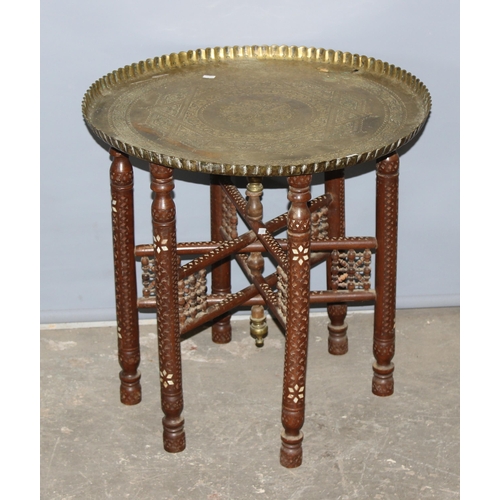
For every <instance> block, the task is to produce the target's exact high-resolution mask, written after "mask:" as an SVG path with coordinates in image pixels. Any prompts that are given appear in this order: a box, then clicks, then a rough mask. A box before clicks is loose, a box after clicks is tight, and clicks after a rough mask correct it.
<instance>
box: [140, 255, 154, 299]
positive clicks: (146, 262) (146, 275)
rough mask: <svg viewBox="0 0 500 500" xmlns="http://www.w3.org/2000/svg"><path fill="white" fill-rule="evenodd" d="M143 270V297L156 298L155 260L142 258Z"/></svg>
mask: <svg viewBox="0 0 500 500" xmlns="http://www.w3.org/2000/svg"><path fill="white" fill-rule="evenodd" d="M141 269H142V296H143V297H154V296H155V295H156V279H155V278H156V276H155V260H154V258H149V257H147V256H144V257H142V258H141Z"/></svg>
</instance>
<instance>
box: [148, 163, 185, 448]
mask: <svg viewBox="0 0 500 500" xmlns="http://www.w3.org/2000/svg"><path fill="white" fill-rule="evenodd" d="M150 169H151V189H152V191H153V193H154V199H153V204H152V207H151V213H152V219H153V246H154V254H155V261H156V309H157V323H158V355H159V360H160V363H159V365H160V384H161V404H162V409H163V413H164V414H165V416H164V418H163V446H164V448H165V450H166V451H168V452H171V453H176V452H179V451H182V450H183V449H184V448H185V447H186V437H185V434H184V419H183V418H182V416H181V414H182V409H183V406H184V403H183V397H182V370H181V345H180V328H179V297H178V284H177V283H178V274H179V273H178V269H179V267H178V266H179V265H178V260H177V236H176V229H175V205H174V201H173V198H172V191H173V189H174V182H173V170H172V169H171V168H168V167H163V166H160V165H155V164H151V165H150Z"/></svg>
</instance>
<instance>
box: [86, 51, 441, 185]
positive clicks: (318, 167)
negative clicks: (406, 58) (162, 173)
mask: <svg viewBox="0 0 500 500" xmlns="http://www.w3.org/2000/svg"><path fill="white" fill-rule="evenodd" d="M252 58H254V59H275V60H276V59H288V60H297V61H306V62H307V61H308V62H321V63H326V64H331V65H339V64H340V65H343V66H349V67H352V68H353V69H363V71H367V72H372V73H374V74H380V75H384V76H386V77H389V78H393V79H394V80H399V81H400V82H401V83H402V84H403V85H406V86H407V87H408V88H409V89H410V90H412V91H413V92H414V93H415V95H418V96H419V97H421V99H422V103H423V106H424V118H423V119H422V121H421V123H420V124H419V125H418V126H417V127H415V129H414V130H412V131H411V132H410V133H409V134H407V135H405V136H404V137H402V138H400V139H398V140H397V141H395V142H393V143H391V144H384V145H381V146H380V147H379V148H377V149H374V150H371V151H365V152H361V153H357V154H353V155H349V156H344V157H341V158H333V159H330V160H325V161H320V162H317V163H308V164H305V165H288V166H282V165H240V164H238V165H232V164H223V163H211V162H208V161H199V160H190V159H186V158H178V157H176V156H170V155H166V154H161V153H157V152H154V151H149V150H146V149H143V148H138V147H135V146H133V145H132V144H127V143H125V142H122V141H120V140H119V139H118V138H114V137H111V136H109V135H107V134H105V133H104V132H102V131H101V130H99V129H97V128H96V127H94V126H93V124H92V123H91V119H90V117H89V114H88V112H89V110H90V108H91V106H92V104H93V103H94V102H95V100H96V99H97V98H98V97H99V96H100V95H103V94H104V93H108V92H109V91H111V90H112V89H113V88H114V87H116V86H119V85H122V84H123V83H126V82H128V81H130V80H134V79H137V78H140V77H143V76H144V75H148V74H152V75H154V74H164V73H166V72H168V70H169V69H174V68H180V67H186V66H190V65H200V64H203V63H210V62H216V61H222V60H229V59H234V60H236V59H252ZM430 109H431V96H430V94H429V91H428V89H427V87H426V86H425V85H424V84H423V83H422V82H421V81H420V80H419V79H418V78H416V77H415V76H414V75H412V74H411V73H409V72H407V71H406V70H404V69H401V68H400V67H397V66H395V65H393V64H389V63H387V62H383V61H381V60H380V59H375V58H373V57H367V56H364V55H358V54H352V53H350V52H342V51H338V50H337V51H334V50H330V49H329V50H326V49H322V48H319V49H317V48H314V47H297V46H294V45H291V46H288V45H280V46H278V45H262V46H257V45H253V46H233V47H214V48H206V49H196V50H189V51H187V52H184V51H183V52H178V53H171V54H169V55H163V56H161V57H155V58H153V59H146V60H144V61H140V62H138V63H134V64H131V65H127V66H124V67H122V68H119V69H117V70H115V71H113V72H111V73H108V74H107V75H105V76H103V77H102V78H100V79H99V80H97V81H96V82H95V83H94V84H92V85H91V86H90V88H89V89H88V90H87V92H86V93H85V95H84V98H83V102H82V112H83V116H84V119H85V121H86V123H87V125H88V126H89V128H90V129H91V130H92V132H93V133H94V134H96V135H97V136H98V137H99V138H100V139H102V140H103V141H104V142H106V143H107V144H109V145H110V146H111V147H113V148H115V149H117V150H119V151H121V152H123V153H127V154H129V155H131V156H134V157H136V158H140V159H143V160H146V161H148V162H151V163H156V164H159V165H164V166H167V167H171V168H179V169H182V170H188V171H196V172H203V173H210V174H220V175H236V176H290V175H302V174H313V173H317V172H325V171H329V170H336V169H341V168H345V167H348V166H352V165H357V164H359V163H363V162H366V161H370V160H374V159H377V158H380V157H383V156H385V155H387V154H389V153H391V152H393V151H395V150H397V149H399V148H400V147H401V146H402V145H404V144H406V143H408V142H409V141H410V140H411V139H413V138H414V137H415V136H416V135H417V134H418V133H419V132H420V130H421V128H422V127H423V125H424V124H425V122H426V120H427V118H428V116H429V113H430Z"/></svg>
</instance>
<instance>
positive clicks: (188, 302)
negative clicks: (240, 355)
mask: <svg viewBox="0 0 500 500" xmlns="http://www.w3.org/2000/svg"><path fill="white" fill-rule="evenodd" d="M82 107H83V115H84V118H85V121H86V123H87V125H88V126H89V128H90V129H91V130H92V132H93V133H95V134H96V135H97V136H98V137H99V138H101V139H102V140H103V141H105V142H106V143H107V144H108V145H109V146H111V155H112V156H113V158H114V159H113V162H112V165H111V170H110V176H111V194H112V202H111V209H112V223H113V249H114V265H115V288H116V315H117V324H118V353H119V354H118V356H119V362H120V365H121V368H122V371H121V372H120V379H121V388H120V395H121V401H122V402H123V403H124V404H136V403H139V402H140V400H141V386H140V373H139V371H138V366H139V361H140V352H139V327H138V309H139V308H144V307H152V308H156V310H157V328H158V345H159V372H160V385H161V403H162V409H163V412H164V418H163V430H164V448H165V450H167V451H169V452H179V451H182V450H183V449H184V448H185V445H186V444H185V443H186V441H185V432H184V419H183V417H182V409H183V392H182V374H181V351H180V341H181V337H182V335H184V334H186V333H187V332H189V331H191V330H192V329H193V328H196V327H199V326H200V325H203V324H205V323H207V322H212V338H213V341H214V342H216V343H226V342H229V341H230V340H231V324H230V315H231V312H232V311H233V310H234V309H235V308H237V307H239V306H251V317H250V332H251V334H252V335H253V336H254V337H255V339H256V343H257V345H259V346H261V345H262V344H263V342H264V340H263V339H264V337H265V336H266V334H267V325H266V315H265V310H264V306H265V307H267V309H268V310H269V312H270V313H271V314H272V315H273V317H274V318H276V320H277V321H278V322H279V324H280V325H282V327H283V329H284V331H285V336H286V347H285V360H284V378H283V398H282V423H283V427H284V430H283V432H282V435H281V441H282V443H281V453H280V461H281V464H282V465H283V466H285V467H297V466H299V465H300V464H301V463H302V440H303V435H302V432H301V428H302V425H303V423H304V408H305V393H306V362H307V343H308V325H309V308H310V304H312V303H315V304H316V303H320V304H321V303H322V304H325V305H326V307H327V311H328V315H329V320H330V324H329V326H328V330H329V340H328V349H329V352H330V353H331V354H336V355H339V354H344V353H346V352H347V336H346V331H347V325H346V323H345V316H346V313H347V304H348V303H349V302H353V301H355V302H361V301H367V302H370V301H372V302H374V304H375V319H374V343H373V353H374V357H375V362H374V365H373V381H372V391H373V393H374V394H376V395H378V396H388V395H391V394H392V393H393V391H394V381H393V371H394V365H393V363H392V358H393V356H394V339H395V302H396V253H397V218H398V172H399V158H398V154H397V150H398V148H400V147H401V146H402V145H403V144H406V143H407V142H408V141H410V140H411V139H412V138H414V137H415V136H416V135H417V134H418V133H419V131H420V130H421V128H422V126H423V124H424V123H425V121H426V120H427V117H428V115H429V112H430V107H431V99H430V95H429V92H428V90H427V88H426V87H425V86H424V85H423V84H422V82H420V81H419V80H418V79H417V78H416V77H415V76H412V75H411V74H410V73H408V72H406V71H404V70H402V69H401V68H398V67H395V66H393V65H390V64H388V63H384V62H382V61H380V60H375V59H373V58H368V57H366V56H359V55H355V54H350V53H343V52H340V51H333V50H324V49H315V48H306V47H295V46H252V47H249V46H244V47H224V48H220V47H216V48H208V49H199V50H193V51H188V52H180V53H178V54H170V55H168V56H163V57H157V58H154V59H148V60H146V61H143V62H140V63H137V64H133V65H131V66H126V67H124V68H121V69H119V70H117V71H114V72H112V73H110V74H108V75H106V76H104V77H103V78H101V79H100V80H98V81H97V82H95V83H94V84H93V85H92V86H91V87H90V89H89V90H88V91H87V93H86V94H85V97H84V100H83V105H82ZM129 156H133V157H137V158H140V159H143V160H146V161H147V162H149V164H150V171H151V178H152V182H151V189H152V191H153V196H154V199H153V203H152V224H153V237H152V244H143V245H136V244H135V238H134V210H133V169H132V165H131V162H130V161H129ZM369 160H376V170H377V172H376V173H377V180H376V209H375V212H376V214H375V216H376V235H375V236H374V237H370V236H368V237H348V236H346V229H345V208H344V196H345V195H344V169H345V168H346V167H349V166H352V165H356V164H359V163H362V162H365V161H369ZM176 169H183V170H187V171H193V172H203V173H206V174H210V182H211V185H210V196H211V203H210V205H211V207H210V213H211V240H212V241H208V242H185V243H178V242H177V231H176V213H175V204H174V199H173V189H174V181H173V176H174V171H175V170H176ZM316 174H319V175H324V186H325V190H324V193H325V194H324V195H322V196H319V197H316V198H315V199H311V189H310V186H311V180H312V177H313V175H316ZM231 176H244V177H246V178H247V191H246V197H243V196H242V195H241V193H240V191H239V190H238V189H237V188H236V187H235V185H234V184H233V183H232V182H231ZM268 176H285V177H287V181H288V185H289V190H288V200H289V201H290V208H289V211H288V213H286V214H283V215H281V216H279V217H276V218H274V219H272V220H269V221H264V219H263V205H262V202H261V197H262V192H263V186H262V180H263V177H268ZM193 208H194V209H195V210H199V208H198V207H196V206H195V207H193ZM238 219H241V220H242V221H243V222H244V223H245V224H246V226H247V228H246V231H245V232H242V233H240V232H238V226H237V223H238ZM285 228H286V229H287V237H286V238H279V237H277V236H275V233H277V232H278V231H281V230H283V229H285ZM263 254H266V255H269V256H270V258H271V259H272V262H273V263H274V264H275V266H276V270H275V272H272V273H269V274H267V275H264V258H263ZM372 254H375V280H374V281H375V285H374V288H372V284H371V261H372ZM189 255H191V256H193V257H192V259H191V260H189V262H188V263H187V264H185V265H181V264H180V258H181V256H183V257H184V256H189ZM233 258H234V259H236V260H237V261H238V263H239V265H240V267H241V268H242V270H243V272H244V273H245V274H246V276H247V277H248V279H249V283H250V284H249V286H248V287H246V288H244V289H242V290H239V291H232V290H231V270H230V265H231V259H233ZM136 259H140V260H141V263H142V268H143V283H144V291H143V296H142V297H138V294H137V283H136ZM320 262H326V274H327V282H328V286H327V289H326V290H319V291H311V290H310V269H311V266H313V265H317V264H318V263H320ZM207 272H211V293H208V292H207Z"/></svg>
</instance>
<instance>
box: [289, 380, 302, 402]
mask: <svg viewBox="0 0 500 500" xmlns="http://www.w3.org/2000/svg"><path fill="white" fill-rule="evenodd" d="M304 389H305V387H304V386H302V387H299V384H295V386H294V387H289V388H288V392H289V394H288V399H292V400H293V402H294V403H298V401H299V399H304Z"/></svg>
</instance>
